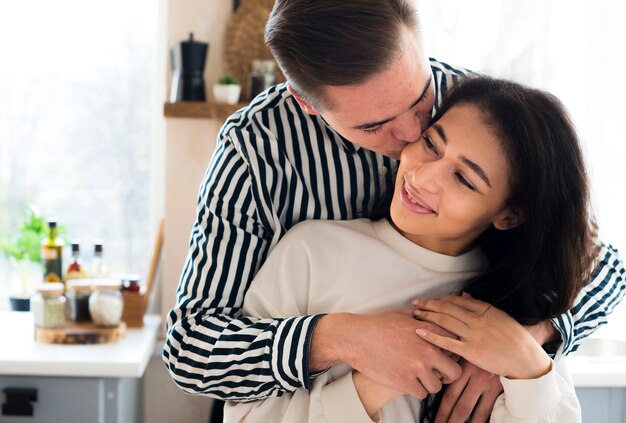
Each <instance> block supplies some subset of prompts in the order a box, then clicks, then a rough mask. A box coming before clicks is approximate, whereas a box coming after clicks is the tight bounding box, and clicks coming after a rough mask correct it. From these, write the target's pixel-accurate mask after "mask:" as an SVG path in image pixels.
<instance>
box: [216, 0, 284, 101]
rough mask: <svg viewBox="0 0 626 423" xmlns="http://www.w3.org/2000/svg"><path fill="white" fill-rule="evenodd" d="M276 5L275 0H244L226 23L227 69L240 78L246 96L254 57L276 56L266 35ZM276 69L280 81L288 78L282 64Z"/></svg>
mask: <svg viewBox="0 0 626 423" xmlns="http://www.w3.org/2000/svg"><path fill="white" fill-rule="evenodd" d="M273 6H274V0H247V1H244V2H243V3H242V4H241V6H240V7H239V8H238V9H237V11H236V12H235V13H234V14H233V15H232V16H231V17H230V19H229V21H228V24H227V25H226V34H225V35H224V67H225V71H226V73H228V74H230V75H232V76H235V77H236V78H238V79H239V81H240V82H241V92H242V93H243V95H244V97H245V96H246V95H247V93H248V75H249V74H250V72H251V70H252V61H253V60H255V59H261V60H268V59H270V60H273V59H274V57H273V56H272V53H271V52H270V50H269V48H268V47H267V46H266V45H265V38H264V33H265V23H266V22H267V17H268V16H269V14H270V12H271V11H272V7H273ZM275 69H276V71H275V72H276V80H277V83H280V82H284V81H285V77H284V76H283V74H282V73H281V72H280V69H279V68H278V66H276V68H275ZM248 100H249V99H248Z"/></svg>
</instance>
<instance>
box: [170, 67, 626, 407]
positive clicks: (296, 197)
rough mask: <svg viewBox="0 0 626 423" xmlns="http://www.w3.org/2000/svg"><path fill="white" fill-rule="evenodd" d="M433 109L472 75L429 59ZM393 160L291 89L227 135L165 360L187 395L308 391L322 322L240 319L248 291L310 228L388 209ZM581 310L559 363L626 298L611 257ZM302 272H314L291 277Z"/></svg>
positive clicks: (237, 119) (272, 95)
mask: <svg viewBox="0 0 626 423" xmlns="http://www.w3.org/2000/svg"><path fill="white" fill-rule="evenodd" d="M431 68H432V72H433V84H434V86H435V107H437V105H439V104H440V102H441V98H442V93H444V92H445V91H446V89H447V88H448V87H449V86H451V85H452V84H454V81H455V80H456V79H457V78H458V77H459V76H460V75H462V74H464V73H465V70H463V69H455V68H452V67H450V66H448V65H446V64H444V63H442V62H438V61H436V60H434V59H431ZM396 170H397V162H396V161H395V160H393V159H389V158H388V157H385V156H382V155H380V154H376V153H374V152H372V151H369V150H366V149H363V148H359V147H358V146H356V145H354V144H352V143H350V142H349V141H348V140H346V139H344V138H342V137H341V136H340V135H339V134H338V133H337V132H335V131H334V130H333V129H332V128H331V127H329V126H328V125H327V124H326V123H325V122H324V121H323V120H322V119H321V118H320V117H319V116H314V115H309V114H307V113H305V112H304V111H303V110H302V109H301V108H300V106H299V105H298V103H297V102H296V101H295V99H294V98H293V97H292V96H291V94H290V93H289V91H288V90H287V87H286V85H285V84H283V85H279V86H275V87H272V88H270V89H269V90H268V91H266V92H265V93H264V94H263V95H261V96H259V97H257V98H256V99H254V100H253V102H252V103H251V104H250V105H249V106H248V107H246V108H244V109H242V110H240V111H238V112H237V113H235V114H234V115H233V116H231V117H230V118H229V119H228V121H227V122H226V123H225V124H224V126H223V127H222V129H221V131H220V134H219V138H218V143H217V147H216V150H215V153H214V155H213V158H212V160H211V163H210V164H209V167H208V169H207V172H206V174H205V177H204V179H203V181H202V184H201V186H200V191H199V199H198V205H197V218H196V222H195V224H194V227H193V231H192V234H191V239H190V245H189V253H188V255H187V260H186V264H185V267H184V270H183V273H182V276H181V280H180V284H179V286H178V290H177V304H176V306H175V308H174V309H172V310H171V311H170V313H169V315H168V319H167V327H168V329H167V339H166V343H165V347H164V350H163V360H164V361H165V363H166V364H167V366H168V368H169V370H170V373H171V375H172V377H173V379H174V381H175V382H176V383H177V384H178V385H179V386H180V387H181V388H182V389H184V390H185V391H187V392H190V393H198V394H206V395H211V396H213V397H217V398H221V399H233V400H245V399H259V398H265V397H268V396H276V395H281V394H282V392H285V391H293V390H295V389H297V388H301V387H305V388H309V387H310V386H311V382H310V378H311V375H309V371H308V353H309V346H310V340H311V335H312V332H313V328H314V326H315V324H316V322H317V321H318V319H319V318H320V317H321V316H320V315H315V316H299V317H292V318H287V319H256V318H255V319H253V318H248V317H244V316H241V307H242V304H243V298H244V295H245V293H246V290H247V288H248V286H249V284H250V281H251V280H252V278H253V277H254V275H255V274H256V272H257V271H258V270H259V268H260V266H261V265H262V264H263V262H264V261H265V259H266V257H267V255H268V253H269V252H270V251H271V250H272V248H274V247H275V246H276V244H277V243H278V241H279V240H280V239H281V238H282V236H283V235H284V234H285V232H286V231H287V230H289V229H290V228H291V227H292V226H293V225H295V224H296V223H298V222H300V221H303V220H308V219H342V220H347V219H354V218H358V217H367V216H370V214H371V213H372V211H373V210H375V209H378V208H380V207H384V206H385V204H384V198H385V194H386V193H387V192H388V191H390V190H392V188H393V184H394V178H395V174H396ZM601 259H602V261H601V264H600V266H599V267H598V269H597V270H596V272H595V273H594V277H593V281H592V282H591V283H590V285H589V286H588V287H586V288H585V290H584V291H583V292H582V293H581V294H580V295H579V297H578V301H577V304H576V306H575V307H574V308H573V309H572V310H571V311H570V312H569V313H567V314H566V315H563V316H561V317H559V318H558V319H555V324H556V325H557V326H558V328H559V330H560V332H561V335H562V338H563V340H564V343H563V353H564V354H567V353H569V352H571V351H573V350H575V349H576V346H577V344H578V343H579V341H580V340H581V339H582V338H584V337H586V336H587V335H589V334H590V333H591V332H593V331H594V330H595V329H596V328H597V327H598V326H600V325H601V324H603V323H605V322H606V316H607V315H608V314H609V313H610V312H611V311H612V309H613V307H614V306H615V305H616V304H617V303H618V302H619V300H620V299H621V298H622V296H623V295H624V292H625V291H626V286H625V282H624V267H623V264H622V262H621V261H620V259H619V258H618V257H617V254H616V252H615V250H613V249H612V248H611V247H604V248H602V251H601ZM293 271H294V272H299V271H302V272H306V271H308V269H293Z"/></svg>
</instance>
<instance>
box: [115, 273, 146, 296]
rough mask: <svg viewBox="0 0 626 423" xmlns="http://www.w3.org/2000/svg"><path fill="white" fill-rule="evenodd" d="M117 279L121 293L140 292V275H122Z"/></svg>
mask: <svg viewBox="0 0 626 423" xmlns="http://www.w3.org/2000/svg"><path fill="white" fill-rule="evenodd" d="M119 279H120V281H121V282H122V292H133V293H137V292H139V291H141V285H140V284H139V282H140V281H141V276H140V275H136V274H130V275H122V276H120V277H119Z"/></svg>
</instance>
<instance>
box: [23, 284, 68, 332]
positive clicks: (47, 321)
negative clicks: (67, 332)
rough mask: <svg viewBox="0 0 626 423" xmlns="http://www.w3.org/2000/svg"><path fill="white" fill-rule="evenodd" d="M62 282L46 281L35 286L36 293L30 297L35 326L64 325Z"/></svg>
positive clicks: (58, 326)
mask: <svg viewBox="0 0 626 423" xmlns="http://www.w3.org/2000/svg"><path fill="white" fill-rule="evenodd" d="M63 289H64V286H63V284H62V283H57V282H46V283H43V284H41V285H39V287H37V294H35V295H33V297H32V298H31V299H30V303H31V308H32V310H33V315H34V316H33V317H34V318H35V326H37V327H40V328H51V329H54V328H60V327H63V325H65V301H66V300H65V297H64V296H63Z"/></svg>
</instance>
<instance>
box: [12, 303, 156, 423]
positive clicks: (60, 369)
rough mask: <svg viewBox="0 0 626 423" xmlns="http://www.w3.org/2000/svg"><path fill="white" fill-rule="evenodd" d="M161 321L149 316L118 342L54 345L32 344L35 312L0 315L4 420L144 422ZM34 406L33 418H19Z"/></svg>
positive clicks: (40, 422)
mask: <svg viewBox="0 0 626 423" xmlns="http://www.w3.org/2000/svg"><path fill="white" fill-rule="evenodd" d="M159 323H160V317H158V316H145V318H144V327H143V328H140V329H128V330H127V332H126V335H125V337H124V339H123V340H121V341H120V342H117V343H110V344H98V345H52V344H42V343H38V342H35V341H34V323H33V317H32V314H31V313H18V312H0V334H2V337H3V342H2V347H1V348H0V402H2V412H1V413H0V422H1V423H17V422H21V423H24V422H28V423H31V422H32V423H44V422H45V423H57V422H58V423H84V422H93V423H131V422H132V423H135V422H141V421H143V390H142V386H143V383H142V382H143V381H142V378H143V374H144V371H145V369H146V366H147V364H148V360H149V359H150V356H151V355H152V352H153V350H154V345H155V340H156V333H157V330H158V328H159ZM20 395H22V399H20V398H16V396H17V397H20ZM30 407H32V415H29V416H18V415H15V414H18V413H20V412H23V411H25V410H26V412H28V409H29V408H30Z"/></svg>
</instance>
